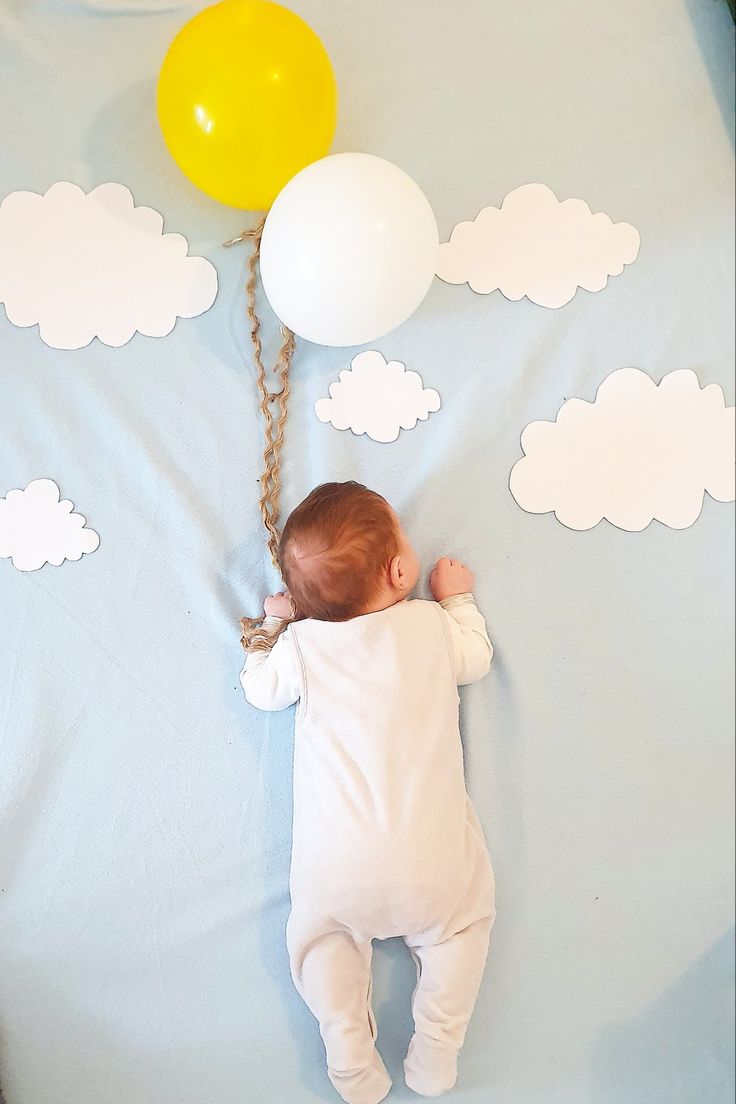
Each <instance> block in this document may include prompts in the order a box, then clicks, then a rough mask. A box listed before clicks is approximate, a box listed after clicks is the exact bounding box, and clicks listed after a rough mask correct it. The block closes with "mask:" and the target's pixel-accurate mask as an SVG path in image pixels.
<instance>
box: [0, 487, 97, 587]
mask: <svg viewBox="0 0 736 1104" xmlns="http://www.w3.org/2000/svg"><path fill="white" fill-rule="evenodd" d="M59 498H60V495H59V488H58V487H57V485H56V483H54V481H53V479H34V480H33V482H32V483H29V484H28V486H27V487H26V488H25V490H22V491H18V490H14V491H8V493H7V495H6V496H5V498H0V558H4V559H7V558H8V557H10V559H11V561H12V563H13V566H14V567H17V568H18V570H19V571H36V570H38V568H39V567H43V565H44V564H46V563H50V564H53V565H54V566H55V567H59V565H60V564H62V563H63V562H64V560H79V559H81V557H82V556H83V555H84V554H85V552H94V551H95V550H96V549H97V548H98V547H99V544H100V538H99V536H98V534H97V533H95V531H94V529H87V528H86V520H87V519H86V518H84V517H82V515H81V514H75V513H72V510H73V505H72V503H71V502H68V501H66V500H65V499H63V500H62V501H59Z"/></svg>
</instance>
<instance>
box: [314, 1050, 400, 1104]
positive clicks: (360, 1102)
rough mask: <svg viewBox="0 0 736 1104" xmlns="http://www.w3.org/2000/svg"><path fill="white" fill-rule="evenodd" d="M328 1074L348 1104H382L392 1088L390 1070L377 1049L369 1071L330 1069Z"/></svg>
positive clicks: (374, 1051) (368, 1068)
mask: <svg viewBox="0 0 736 1104" xmlns="http://www.w3.org/2000/svg"><path fill="white" fill-rule="evenodd" d="M327 1074H328V1076H329V1078H330V1081H331V1082H332V1084H333V1085H334V1086H335V1088H336V1089H337V1091H338V1092H339V1094H340V1096H341V1097H342V1098H343V1100H344V1101H345V1102H346V1104H380V1101H381V1100H383V1099H384V1097H386V1096H388V1093H389V1090H390V1088H391V1078H390V1077H389V1075H388V1070H387V1069H386V1067H385V1066H384V1064H383V1059H382V1058H381V1055H380V1054H379V1053H378V1051H377V1050H376V1049H375V1048H374V1050H373V1060H372V1062H371V1064H370V1066H368V1067H367V1069H349V1070H334V1069H328V1070H327Z"/></svg>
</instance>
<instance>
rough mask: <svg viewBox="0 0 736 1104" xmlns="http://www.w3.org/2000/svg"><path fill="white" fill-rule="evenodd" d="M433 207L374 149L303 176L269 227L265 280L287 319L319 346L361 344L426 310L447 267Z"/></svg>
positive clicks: (334, 159) (284, 194) (280, 199)
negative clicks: (441, 266) (440, 266)
mask: <svg viewBox="0 0 736 1104" xmlns="http://www.w3.org/2000/svg"><path fill="white" fill-rule="evenodd" d="M438 251H439V234H438V231H437V222H436V220H435V217H434V214H433V212H432V208H431V207H430V205H429V202H428V201H427V198H426V196H425V195H424V193H423V192H422V191H421V189H420V188H419V187H418V186H417V184H415V183H414V181H413V180H412V179H411V177H410V176H407V175H406V173H405V172H402V170H401V169H399V168H397V167H396V165H392V164H391V162H390V161H384V160H383V158H381V157H373V156H372V155H371V154H367V153H337V154H333V155H332V156H331V157H324V158H322V160H321V161H315V162H314V163H313V164H311V165H308V166H307V168H306V169H302V171H301V172H300V173H297V175H296V176H295V177H293V178H292V180H290V181H289V183H288V184H287V185H286V187H285V188H284V189H283V190H282V191H281V192H280V193H279V195H278V196H277V197H276V199H275V201H274V203H273V206H272V207H271V210H270V211H269V214H268V217H267V219H266V224H265V226H264V228H263V238H262V240H261V279H262V280H263V287H264V290H265V292H266V296H267V297H268V300H269V302H270V304H271V306H272V307H273V309H274V311H275V313H276V314H277V315H278V317H279V318H280V319H281V321H282V322H283V323H284V324H285V325H286V326H288V327H289V329H291V330H293V331H294V333H295V334H297V335H298V336H299V337H304V338H306V339H307V340H308V341H314V342H315V343H316V344H318V345H361V344H363V343H364V342H366V341H374V340H375V339H376V338H377V337H382V336H383V335H384V334H386V333H388V332H389V331H390V330H393V329H395V328H396V327H397V326H399V325H400V324H401V323H402V322H404V321H406V319H407V318H409V316H410V315H411V314H413V313H414V311H415V310H416V309H417V307H418V306H419V304H420V303H421V302H422V300H423V299H424V297H425V295H426V294H427V292H428V291H429V288H430V285H431V283H432V280H433V279H434V274H435V270H436V267H437V257H438Z"/></svg>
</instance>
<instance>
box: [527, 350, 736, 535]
mask: <svg viewBox="0 0 736 1104" xmlns="http://www.w3.org/2000/svg"><path fill="white" fill-rule="evenodd" d="M734 429H735V423H734V407H732V406H731V407H727V406H726V402H725V399H724V397H723V391H722V390H721V388H720V387H719V386H718V385H717V384H709V385H708V386H707V387H704V388H702V389H701V387H700V384H699V382H698V377H697V376H696V375H695V373H694V372H691V371H689V370H684V371H677V372H671V373H670V374H669V375H667V376H665V377H664V379H663V380H662V382H661V383H660V384H659V385H657V384H656V383H655V382H654V380H652V379H651V378H650V377H649V376H648V375H647V374H646V373H645V372H640V371H639V370H638V369H637V368H620V369H619V370H618V371H616V372H612V373H611V375H610V376H608V377H607V378H606V379H605V380H604V381H603V383H602V384H601V385H600V387H599V388H598V393H597V395H596V397H595V401H594V402H592V403H590V402H586V401H585V400H583V399H568V400H567V402H565V403H563V405H562V407H561V408H560V411H559V413H558V415H557V418H556V420H555V421H554V422H532V423H531V424H530V425H528V426H527V427H526V429H525V430H524V432H523V433H522V435H521V447H522V450H523V451H524V453H525V455H524V457H523V458H522V459H521V460H519V461H518V462H517V463H516V464H515V465H514V467H513V469H512V471H511V478H510V482H509V486H510V489H511V493H512V495H513V496H514V498H515V499H516V501H517V502H518V504H519V505H520V506H521V507H522V509H524V510H528V511H529V512H530V513H534V514H543V513H547V512H549V511H551V510H554V512H555V515H556V517H557V519H558V521H561V522H562V524H563V525H566V526H567V527H568V528H570V529H578V530H581V529H592V528H593V526H595V525H597V524H598V522H599V521H601V520H602V519H603V518H606V519H607V520H608V521H610V522H611V523H612V524H613V525H616V526H618V527H619V528H620V529H626V530H628V531H629V532H639V531H641V530H642V529H646V527H647V525H649V523H650V522H651V521H653V520H654V519H655V518H656V519H657V521H661V522H663V524H665V525H668V526H670V527H671V528H672V529H685V528H687V526H689V525H692V524H693V522H694V521H696V520H697V519H698V517H699V516H700V512H701V510H702V507H703V494H704V492H705V491H707V492H708V494H709V495H710V496H711V497H712V498H715V499H717V500H718V501H719V502H732V501H733V499H734V451H735V448H736V444H735V441H736V438H735V434H734Z"/></svg>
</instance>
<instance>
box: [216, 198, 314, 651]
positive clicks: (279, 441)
mask: <svg viewBox="0 0 736 1104" xmlns="http://www.w3.org/2000/svg"><path fill="white" fill-rule="evenodd" d="M265 223H266V217H265V215H264V217H263V218H262V219H261V221H260V222H259V223H258V225H257V226H256V227H254V228H253V229H252V230H244V231H243V233H242V234H239V235H238V236H237V237H236V238H232V239H231V240H230V241H227V242H224V245H226V246H231V245H236V244H238V243H240V242H245V241H251V242H252V243H253V247H252V249H251V252H250V256H249V257H248V279H247V282H246V285H245V292H246V303H247V308H246V310H247V315H248V320H249V322H250V338H251V344H252V346H253V360H254V363H255V366H256V386H257V388H258V394H259V400H260V401H259V404H258V406H259V410H260V412H261V415H262V417H263V426H264V438H265V447H264V450H263V473H262V475H261V476H260V479H259V481H258V482H259V487H260V498H259V503H258V505H259V509H260V512H261V519H262V521H263V524H264V526H265V528H266V531H267V533H268V538H267V544H268V550H269V552H270V553H271V561H272V563H273V565H274V567H278V566H279V559H278V550H279V536H280V534H279V528H278V524H279V516H280V508H279V500H280V494H281V470H280V469H281V451H282V448H283V445H284V430H285V426H286V417H287V413H288V403H289V395H290V394H291V380H290V369H291V361H292V357H293V355H294V349H295V345H296V341H295V337H294V334H293V333H292V331H291V330H290V329H289V328H288V327H287V326H285V325H283V323H282V324H281V345H280V348H279V351H278V356H277V358H276V363H275V364H274V366H273V374H274V376H275V377H276V390H274V391H271V390H269V387H268V384H267V372H266V367H265V365H264V363H263V345H262V342H261V335H260V330H261V321H260V318H259V317H258V313H257V311H256V286H257V282H258V261H259V258H260V254H261V238H262V236H263V227H264V225H265ZM262 621H263V617H262V616H261V617H243V618H242V619H241V622H240V624H241V628H242V630H243V635H242V640H241V642H242V644H243V647H244V648H245V649H246V651H253V650H259V649H263V650H269V649H270V648H271V647H272V646H273V643H274V642H275V639H276V636H278V633H276V634H275V635H274V634H270V633H267V632H265V630H264V629H263V627H262ZM272 636H273V639H272Z"/></svg>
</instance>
